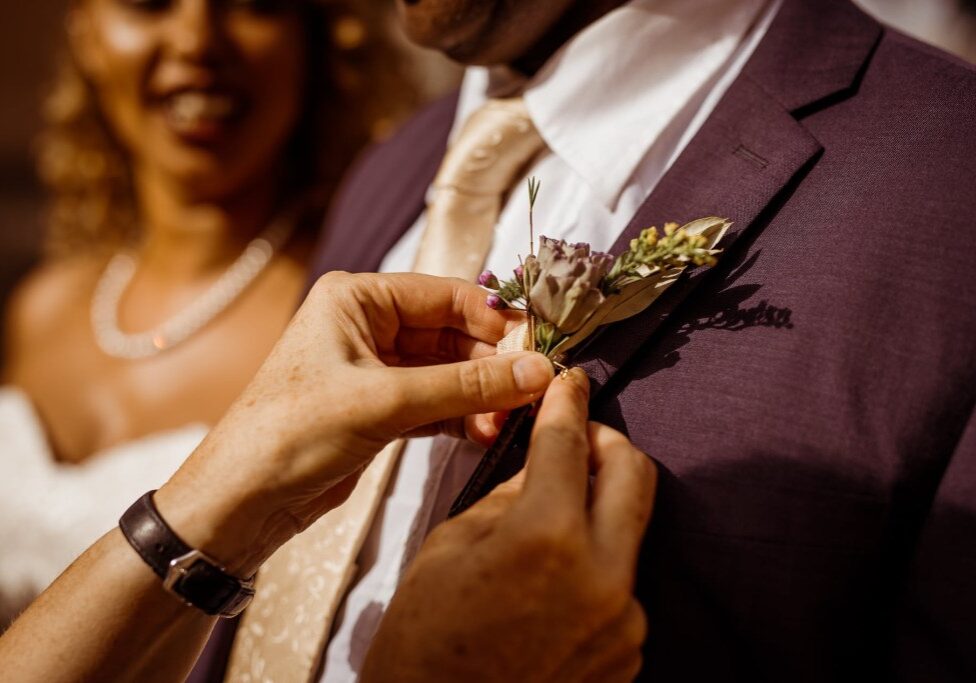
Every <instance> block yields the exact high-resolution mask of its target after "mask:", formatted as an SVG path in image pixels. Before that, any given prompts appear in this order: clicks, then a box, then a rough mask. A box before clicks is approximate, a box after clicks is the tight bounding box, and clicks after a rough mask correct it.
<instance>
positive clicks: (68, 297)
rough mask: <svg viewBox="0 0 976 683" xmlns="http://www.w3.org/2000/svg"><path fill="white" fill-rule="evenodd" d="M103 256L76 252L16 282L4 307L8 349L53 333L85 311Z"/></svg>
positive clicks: (26, 346)
mask: <svg viewBox="0 0 976 683" xmlns="http://www.w3.org/2000/svg"><path fill="white" fill-rule="evenodd" d="M103 266H104V259H103V258H101V257H95V256H77V257H71V258H62V259H57V260H51V261H47V262H45V263H42V264H41V265H39V266H37V267H36V268H34V270H32V271H31V272H30V273H28V274H27V276H26V277H25V278H24V279H23V280H22V281H21V282H20V283H19V284H18V285H17V287H16V289H15V290H14V292H13V294H12V295H11V297H10V300H9V302H8V304H7V310H6V311H5V316H4V317H5V330H6V336H7V350H8V352H16V351H17V350H22V349H25V348H30V346H31V345H32V344H33V343H34V342H35V341H38V340H41V339H49V338H50V336H51V335H52V334H59V333H63V332H64V331H65V327H66V323H67V322H68V321H69V320H71V319H73V318H77V317H78V316H79V314H81V313H83V312H87V310H88V302H89V300H90V297H91V292H92V289H93V287H94V285H95V282H96V280H97V279H98V276H99V274H100V273H101V270H102V267H103Z"/></svg>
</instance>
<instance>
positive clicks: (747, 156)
mask: <svg viewBox="0 0 976 683" xmlns="http://www.w3.org/2000/svg"><path fill="white" fill-rule="evenodd" d="M814 5H816V7H814ZM811 36H822V37H823V38H824V40H822V41H820V42H815V41H811ZM879 36H880V28H879V26H878V25H877V24H876V23H875V22H874V21H873V20H871V19H869V18H867V17H866V16H864V15H863V14H861V13H860V12H859V11H858V10H856V9H855V8H853V7H852V6H850V5H849V4H848V3H846V2H833V1H832V0H829V1H825V2H820V3H808V2H800V1H795V2H790V1H787V2H786V3H784V6H783V7H782V9H781V10H780V13H779V15H778V16H777V18H776V19H775V20H774V22H773V24H772V25H771V26H770V28H769V31H768V33H767V35H766V37H765V38H764V40H763V41H762V43H761V44H760V46H759V47H758V48H757V50H756V53H755V54H754V55H753V57H752V58H751V59H750V61H749V63H748V64H747V66H746V68H745V69H744V70H743V73H742V74H741V75H740V77H739V78H738V79H737V80H736V81H735V83H733V85H732V86H731V87H730V88H729V91H728V92H727V93H726V95H725V97H724V98H723V99H722V101H721V102H720V103H719V105H718V106H717V107H716V109H715V111H714V112H713V113H712V115H711V116H710V117H709V119H708V121H707V122H706V123H705V125H704V126H703V127H702V129H701V130H700V131H699V132H698V134H697V135H696V136H695V138H694V139H693V140H692V141H691V143H690V144H689V145H688V147H687V148H686V149H685V150H684V152H683V153H682V154H681V156H680V157H679V159H678V160H677V161H676V162H675V164H674V165H673V166H672V167H671V169H670V170H669V171H668V173H667V174H666V175H665V176H664V178H662V180H661V182H660V183H659V184H658V186H657V187H656V188H655V189H654V191H653V192H652V194H651V196H650V197H649V198H648V199H647V200H646V201H645V202H644V204H643V205H642V206H641V208H640V209H639V210H638V212H637V214H636V215H635V216H634V218H633V220H632V221H631V223H630V224H629V226H628V227H627V228H626V230H624V232H623V233H622V234H621V235H620V237H619V238H618V239H617V242H616V243H615V245H614V247H613V249H612V251H613V252H614V253H620V252H622V251H623V250H625V249H626V248H627V245H628V244H629V242H630V240H631V239H632V238H633V237H635V236H636V235H637V234H638V233H639V232H640V230H641V229H642V228H645V227H648V226H650V225H658V226H660V225H662V224H663V223H664V222H665V221H670V220H674V221H679V222H684V221H686V220H691V219H693V218H697V217H699V216H706V215H717V216H726V217H728V218H730V219H732V220H733V221H734V225H733V228H732V229H731V230H730V231H729V233H728V234H727V235H726V237H725V239H724V240H723V241H722V244H721V245H720V246H721V248H722V249H724V250H725V251H726V252H728V251H730V250H731V249H732V248H733V246H734V245H735V243H736V241H737V240H739V239H740V238H741V237H742V236H743V235H745V234H746V233H748V232H750V231H757V230H761V229H762V226H763V224H764V223H766V222H768V219H769V218H770V217H771V216H772V214H773V213H775V207H776V203H777V202H776V200H777V198H778V197H779V196H781V195H785V194H787V193H788V192H789V191H790V190H791V189H792V188H793V187H794V186H795V183H797V182H799V181H800V180H801V179H802V177H803V175H804V174H805V173H806V172H807V171H808V170H809V169H810V168H811V167H812V166H813V165H814V164H815V163H816V160H817V158H818V156H819V155H820V153H821V152H822V151H823V147H822V146H821V144H820V143H819V142H818V141H817V140H816V139H815V138H814V137H813V136H812V135H811V134H810V133H809V132H808V131H807V129H806V128H804V126H803V124H802V122H801V121H800V120H799V119H800V118H801V117H802V116H803V115H805V114H808V113H810V112H812V111H814V110H815V109H816V108H818V107H820V106H830V105H831V104H832V103H833V102H835V101H838V100H839V99H841V98H843V97H844V96H845V95H847V94H849V93H851V92H853V90H854V88H855V87H856V81H857V76H858V74H859V73H860V71H861V69H862V68H863V66H864V64H865V62H866V60H867V59H868V57H869V56H870V53H871V50H872V49H873V47H874V45H875V44H876V42H877V40H878V37H879ZM707 277H708V273H707V272H705V271H704V270H703V269H694V270H691V271H689V272H688V273H686V275H685V276H684V277H682V278H681V279H680V280H679V281H678V282H677V283H675V284H674V285H673V286H672V287H671V288H669V289H668V290H667V291H666V292H665V293H664V294H663V295H662V296H661V298H660V299H658V300H657V301H656V302H655V303H654V305H653V306H651V308H650V309H648V311H646V312H645V313H643V314H641V315H639V316H636V317H634V318H631V319H629V320H626V321H623V322H621V323H619V324H617V325H613V326H610V327H609V328H606V329H605V330H604V331H603V333H601V334H600V335H598V336H597V337H595V338H594V339H593V341H592V342H591V343H590V344H588V345H587V346H585V347H583V348H581V349H580V350H579V352H578V353H577V354H576V355H575V357H574V359H573V361H574V362H575V363H576V364H579V365H582V366H583V368H584V369H585V370H586V371H587V373H588V374H589V375H590V377H591V378H592V379H593V380H594V382H595V383H596V385H597V386H598V387H602V386H605V385H606V384H607V382H609V381H610V379H611V378H612V377H613V376H614V375H615V374H616V373H617V372H618V371H619V370H620V368H621V367H622V366H623V365H624V363H626V361H627V360H628V359H630V358H631V357H633V356H634V355H635V354H636V353H637V352H638V351H639V349H640V348H641V347H642V346H643V345H644V344H645V342H647V341H648V340H649V339H650V338H651V337H652V336H653V335H654V333H655V332H656V331H657V330H658V329H659V328H660V327H661V325H662V323H664V322H665V321H666V320H667V319H668V317H669V316H670V315H671V314H672V313H673V312H674V311H675V310H676V309H677V308H678V307H679V306H680V304H681V302H682V301H684V300H685V299H686V298H687V297H688V296H690V295H691V294H692V292H693V291H694V290H695V289H696V287H698V285H700V284H701V282H702V281H703V280H705V279H706V278H707ZM598 397H599V391H597V392H595V398H598Z"/></svg>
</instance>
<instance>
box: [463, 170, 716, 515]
mask: <svg viewBox="0 0 976 683" xmlns="http://www.w3.org/2000/svg"><path fill="white" fill-rule="evenodd" d="M538 194H539V181H538V180H536V179H535V178H530V179H529V255H528V256H526V257H525V258H523V259H520V262H521V265H519V266H518V267H517V268H516V269H515V271H514V273H513V277H511V278H508V279H506V280H499V279H498V278H497V277H496V276H495V275H494V274H493V273H491V272H490V271H485V272H484V273H482V274H481V276H480V277H479V278H478V283H479V284H481V285H482V286H483V287H485V288H487V289H488V290H490V294H488V300H487V303H488V305H489V306H490V307H492V308H512V309H516V310H521V311H525V314H526V321H525V323H523V324H522V325H520V326H519V327H518V329H516V330H514V331H513V332H511V333H510V334H509V335H508V336H506V337H505V338H504V339H503V340H502V341H501V342H499V344H498V351H499V352H503V351H518V350H523V349H531V350H535V351H539V352H541V353H544V354H545V355H546V356H548V357H549V359H550V360H551V361H552V362H553V364H554V365H555V366H556V367H557V368H561V369H562V370H563V371H565V370H566V366H565V365H564V363H568V362H569V360H568V358H569V352H570V351H571V350H572V349H573V348H575V347H577V346H579V345H580V344H582V343H583V342H585V341H586V340H587V339H590V338H592V337H593V335H594V334H595V333H596V332H597V331H598V330H600V329H601V328H603V327H605V326H607V325H610V324H611V323H615V322H619V321H621V320H624V319H626V318H630V317H632V316H635V315H637V314H638V313H640V312H641V311H644V310H645V309H646V308H647V307H648V306H650V305H651V304H652V303H653V302H654V300H655V299H657V297H659V296H660V295H661V293H662V292H664V290H666V289H667V288H668V287H669V286H670V285H671V284H673V283H674V282H675V281H676V280H677V279H678V276H680V275H681V273H682V272H683V271H684V270H685V269H686V268H688V267H689V266H712V265H715V262H716V260H717V258H718V255H719V250H718V249H716V245H717V244H718V243H719V241H720V240H721V239H722V237H723V236H724V235H725V232H726V231H727V230H728V228H729V226H730V225H731V224H732V223H731V222H730V221H729V220H728V219H726V218H718V217H716V216H710V217H708V218H699V219H698V220H694V221H691V222H690V223H685V224H684V225H678V224H677V223H666V224H665V225H664V229H663V230H662V231H661V232H658V230H657V229H656V228H647V229H646V230H643V231H641V233H640V235H639V236H637V237H635V238H634V239H633V240H631V242H630V245H629V248H628V249H627V251H625V252H624V253H622V254H620V255H619V256H617V257H614V256H612V255H610V254H604V253H601V252H595V251H593V250H592V249H591V248H590V245H588V244H569V243H567V242H564V241H563V240H554V239H549V238H547V237H542V238H540V240H539V245H538V251H537V250H536V246H535V226H534V224H533V210H534V208H535V200H536V197H537V196H538ZM532 412H533V406H524V407H522V408H518V409H516V410H513V411H512V412H511V413H510V414H509V416H508V417H507V418H506V420H505V423H504V424H503V425H502V428H501V430H500V432H499V434H498V437H497V438H496V439H495V442H494V443H493V444H492V445H491V447H490V448H489V449H488V450H487V451H486V452H485V454H484V456H483V457H482V459H481V462H480V463H479V464H478V467H477V468H476V469H475V471H474V473H473V474H472V475H471V478H470V479H469V480H468V483H467V485H466V486H465V487H464V490H463V491H462V492H461V494H460V495H459V496H458V498H457V499H456V500H455V501H454V505H453V506H452V507H451V511H450V515H449V516H451V517H453V516H455V515H457V514H460V513H461V512H463V511H464V510H466V509H467V508H468V507H470V506H471V505H473V504H474V503H475V502H476V501H477V500H478V499H480V498H481V497H482V496H483V495H485V494H487V493H488V491H489V490H491V488H493V487H494V486H495V485H496V484H498V483H500V482H501V481H503V480H504V479H506V478H507V477H509V476H511V475H513V474H514V473H515V472H516V471H517V468H518V467H521V464H520V461H519V462H515V461H514V460H513V459H511V458H508V457H507V455H508V453H509V451H510V450H512V449H515V450H516V451H517V450H518V447H527V444H528V439H529V433H530V431H531V426H532ZM513 466H514V467H513Z"/></svg>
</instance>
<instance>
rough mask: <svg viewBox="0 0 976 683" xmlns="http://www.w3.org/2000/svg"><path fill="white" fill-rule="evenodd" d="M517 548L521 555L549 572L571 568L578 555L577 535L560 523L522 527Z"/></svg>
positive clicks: (568, 525) (552, 522)
mask: <svg viewBox="0 0 976 683" xmlns="http://www.w3.org/2000/svg"><path fill="white" fill-rule="evenodd" d="M519 547H520V549H521V553H522V554H523V555H525V556H527V557H529V558H533V560H534V561H535V562H536V563H538V564H539V566H540V567H544V568H547V569H550V570H554V569H562V568H566V567H570V566H573V565H575V564H576V560H577V558H578V557H579V555H580V547H579V540H578V534H576V533H575V531H574V530H573V529H572V527H571V525H570V524H568V523H565V522H560V521H550V522H547V523H546V524H534V525H530V526H527V527H523V529H522V534H521V539H520V543H519Z"/></svg>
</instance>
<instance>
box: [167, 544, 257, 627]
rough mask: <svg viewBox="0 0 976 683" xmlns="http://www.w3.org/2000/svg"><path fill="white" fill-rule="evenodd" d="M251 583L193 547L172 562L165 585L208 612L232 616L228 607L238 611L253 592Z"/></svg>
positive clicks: (236, 612) (182, 598)
mask: <svg viewBox="0 0 976 683" xmlns="http://www.w3.org/2000/svg"><path fill="white" fill-rule="evenodd" d="M250 583H251V582H250V581H248V582H242V581H239V580H237V579H235V578H234V577H232V576H230V575H228V574H226V573H225V572H224V571H223V570H222V569H221V568H220V567H218V566H217V565H216V564H215V563H214V562H213V561H212V560H211V559H210V558H208V557H207V556H206V555H204V554H203V553H201V552H200V551H198V550H194V551H191V552H189V553H187V554H186V555H183V556H182V557H178V558H176V559H175V560H173V561H172V562H170V565H169V572H168V573H167V575H166V579H165V581H164V582H163V586H164V587H165V588H166V589H167V590H169V591H170V592H171V593H173V594H175V595H176V596H177V597H179V598H180V600H183V601H184V602H185V603H187V604H188V605H192V606H193V607H196V608H197V609H200V610H202V611H204V612H206V613H207V614H212V615H218V614H219V615H223V616H233V615H230V614H228V611H229V610H236V611H235V612H234V614H239V613H240V612H241V611H242V610H243V609H244V607H246V606H247V603H249V602H250V601H251V598H252V597H253V596H254V590H253V588H251V585H250ZM242 602H243V604H241V603H242Z"/></svg>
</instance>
